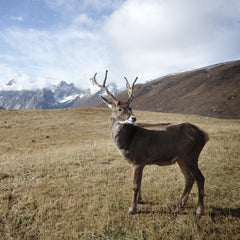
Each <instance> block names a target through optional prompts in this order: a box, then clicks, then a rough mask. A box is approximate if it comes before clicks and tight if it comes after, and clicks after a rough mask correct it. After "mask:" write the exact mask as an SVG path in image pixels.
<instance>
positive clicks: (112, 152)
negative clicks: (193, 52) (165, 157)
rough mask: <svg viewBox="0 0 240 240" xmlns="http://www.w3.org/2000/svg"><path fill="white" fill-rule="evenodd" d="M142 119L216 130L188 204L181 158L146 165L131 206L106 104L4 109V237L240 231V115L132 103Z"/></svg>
mask: <svg viewBox="0 0 240 240" xmlns="http://www.w3.org/2000/svg"><path fill="white" fill-rule="evenodd" d="M135 115H136V116H137V117H138V122H147V123H157V122H173V123H178V122H191V123H193V124H196V125H198V126H199V127H201V128H202V129H204V130H205V131H207V132H208V133H209V135H210V141H209V142H208V143H207V145H206V146H205V148H204V149H203V151H202V153H201V156H200V161H199V167H200V169H201V171H202V172H203V174H204V176H205V178H206V182H205V184H206V185H205V193H206V196H205V208H206V210H205V215H204V216H203V217H202V218H201V219H200V221H196V218H195V210H196V205H197V188H196V185H194V187H193V190H192V193H191V195H190V198H189V200H188V203H187V206H186V208H185V209H184V210H183V211H180V212H179V211H178V210H176V209H175V204H176V203H177V201H178V200H179V197H180V195H181V193H182V191H183V187H184V178H183V176H182V174H181V172H180V169H179V167H178V166H177V165H172V166H166V167H158V166H149V167H146V168H145V171H144V176H143V184H142V195H143V200H144V201H145V204H143V205H139V206H138V214H136V215H133V216H128V215H126V212H127V210H128V207H129V204H130V200H131V194H132V190H131V183H132V169H131V167H130V166H129V165H128V164H127V162H125V161H124V160H123V159H122V157H121V156H120V154H119V152H118V150H117V149H116V147H115V146H114V145H113V143H112V142H111V140H110V136H109V117H110V112H109V110H108V109H101V108H97V109H67V110H39V111H36V110H35V111H31V110H21V111H8V110H2V111H0V239H3V240H9V239H19V240H20V239H21V240H22V239H37V240H47V239H208V240H209V239H240V191H239V189H240V120H218V119H213V118H205V117H199V116H190V115H179V114H163V113H152V112H141V111H135Z"/></svg>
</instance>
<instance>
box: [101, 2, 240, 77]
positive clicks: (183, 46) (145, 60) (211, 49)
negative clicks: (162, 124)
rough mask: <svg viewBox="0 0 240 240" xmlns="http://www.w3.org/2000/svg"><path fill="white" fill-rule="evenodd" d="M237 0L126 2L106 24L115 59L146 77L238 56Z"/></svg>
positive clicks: (239, 34)
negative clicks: (227, 0)
mask: <svg viewBox="0 0 240 240" xmlns="http://www.w3.org/2000/svg"><path fill="white" fill-rule="evenodd" d="M239 15H240V3H239V1H237V0H236V1H234V0H232V1H230V2H226V1H221V0H220V1H219V0H215V1H214V0H212V1H206V0H203V1H190V0H183V1H159V0H149V1H143V0H132V1H126V2H125V4H123V5H122V7H121V8H120V9H118V10H117V11H115V12H114V13H113V14H112V15H111V16H110V17H109V18H108V20H107V22H106V24H105V26H104V32H105V35H106V36H108V38H109V39H110V40H111V49H112V50H111V51H112V52H113V56H114V57H115V59H114V60H115V61H116V62H117V63H118V64H119V65H120V66H121V67H122V69H123V71H125V72H136V73H139V75H141V76H142V77H143V78H144V79H145V80H147V79H149V78H151V77H157V76H160V75H162V74H167V73H169V71H176V70H177V69H184V68H189V67H190V68H195V67H200V66H204V65H208V64H211V63H215V62H218V61H219V62H220V61H224V60H230V59H232V58H235V59H236V58H239V57H240V54H239V52H240V47H239V44H237V42H239V41H240V32H239V30H238V29H239V27H240V24H239V22H237V21H239Z"/></svg>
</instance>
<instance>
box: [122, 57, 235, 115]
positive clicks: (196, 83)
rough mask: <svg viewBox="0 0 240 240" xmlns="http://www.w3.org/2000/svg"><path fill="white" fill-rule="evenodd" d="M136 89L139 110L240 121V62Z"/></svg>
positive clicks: (195, 71) (198, 70) (160, 79)
mask: <svg viewBox="0 0 240 240" xmlns="http://www.w3.org/2000/svg"><path fill="white" fill-rule="evenodd" d="M135 90H136V91H135V92H136V94H135V95H136V97H135V100H134V102H133V104H132V106H133V108H135V109H139V110H148V111H157V112H169V113H183V114H198V115H203V116H209V117H217V118H228V119H229V118H233V119H239V118H240V61H234V62H227V63H221V64H216V65H213V66H208V67H204V68H200V69H196V70H191V71H186V72H182V73H177V74H170V75H167V76H165V77H162V78H158V79H155V80H153V81H150V82H147V83H145V84H138V85H136V87H135ZM126 97H127V96H126V91H125V92H123V93H121V94H120V98H122V99H125V98H126Z"/></svg>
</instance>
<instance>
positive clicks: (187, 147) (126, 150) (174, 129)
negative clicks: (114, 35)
mask: <svg viewBox="0 0 240 240" xmlns="http://www.w3.org/2000/svg"><path fill="white" fill-rule="evenodd" d="M107 74H108V71H106V73H105V78H104V81H103V84H99V83H98V82H97V80H96V75H97V73H96V74H95V75H94V77H93V78H91V79H90V80H91V81H92V83H93V84H94V85H97V86H98V87H100V88H101V89H103V90H105V92H106V93H107V95H108V97H109V98H110V99H109V98H106V97H103V96H102V95H101V98H102V100H103V102H104V103H105V104H106V105H107V106H108V107H109V108H110V109H111V111H112V114H111V123H110V131H111V138H112V140H113V142H114V143H115V144H116V146H117V148H118V149H119V151H120V153H121V155H122V156H123V157H124V158H125V159H126V160H127V162H128V163H130V164H131V165H132V167H133V197H132V201H131V205H130V207H129V210H128V212H127V214H135V213H136V212H137V204H138V203H140V202H141V201H142V196H141V181H142V175H143V169H144V167H145V166H146V165H152V164H156V165H159V166H165V165H171V164H174V163H177V164H178V165H179V167H180V169H181V171H182V173H183V175H184V178H185V188H184V191H183V194H182V195H181V198H180V201H179V202H178V207H180V208H183V207H184V206H185V204H186V202H187V199H188V196H189V194H190V192H191V189H192V187H193V183H194V182H195V181H196V182H197V187H198V205H197V210H196V215H197V217H201V215H203V214H204V203H203V198H204V181H205V178H204V176H203V174H202V173H201V171H200V170H199V167H198V158H199V155H200V153H201V151H202V149H203V147H204V145H205V144H206V142H207V141H208V140H209V137H208V134H207V133H206V132H205V131H203V130H201V129H200V128H199V127H197V126H195V125H193V124H190V123H181V124H158V125H156V126H157V127H156V126H155V128H153V129H149V128H146V127H142V126H138V125H137V124H135V122H136V120H137V118H136V116H135V115H134V114H133V113H132V109H131V107H130V104H131V103H132V101H133V99H134V87H135V83H136V81H137V79H138V78H136V79H135V80H134V82H133V83H132V86H130V84H129V82H128V80H127V78H126V77H125V80H126V87H127V91H128V95H129V98H128V100H127V101H120V100H117V99H116V97H115V96H114V95H113V94H112V93H111V92H110V91H109V89H108V87H107V86H106V80H107Z"/></svg>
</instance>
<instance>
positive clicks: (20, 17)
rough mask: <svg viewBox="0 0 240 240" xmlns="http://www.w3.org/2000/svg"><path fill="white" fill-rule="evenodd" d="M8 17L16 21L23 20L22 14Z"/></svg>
mask: <svg viewBox="0 0 240 240" xmlns="http://www.w3.org/2000/svg"><path fill="white" fill-rule="evenodd" d="M10 19H11V20H14V21H18V22H22V21H23V20H24V19H23V17H22V16H11V17H10Z"/></svg>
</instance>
